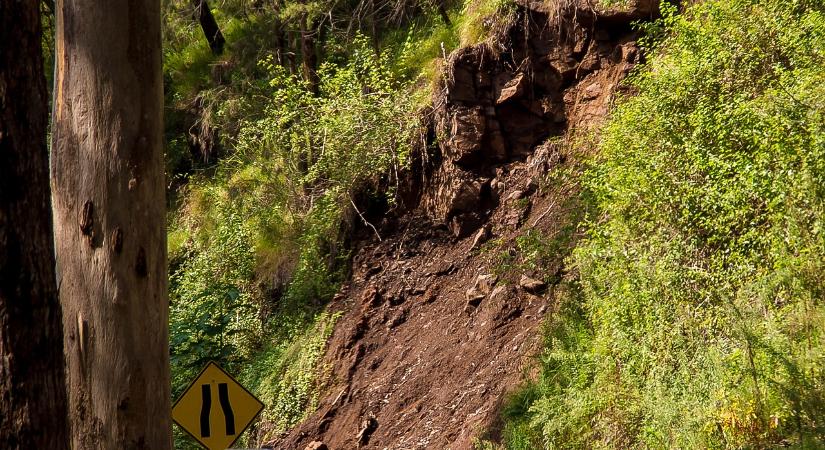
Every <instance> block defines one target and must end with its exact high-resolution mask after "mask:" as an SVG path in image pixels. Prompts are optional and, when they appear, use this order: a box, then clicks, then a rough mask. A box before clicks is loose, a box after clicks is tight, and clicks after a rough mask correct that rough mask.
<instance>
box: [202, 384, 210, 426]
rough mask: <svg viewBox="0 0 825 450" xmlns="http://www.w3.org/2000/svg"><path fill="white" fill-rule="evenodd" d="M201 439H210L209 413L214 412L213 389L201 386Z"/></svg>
mask: <svg viewBox="0 0 825 450" xmlns="http://www.w3.org/2000/svg"><path fill="white" fill-rule="evenodd" d="M201 398H202V399H203V401H202V402H201V437H209V412H210V411H212V389H211V388H210V387H209V385H208V384H204V385H201Z"/></svg>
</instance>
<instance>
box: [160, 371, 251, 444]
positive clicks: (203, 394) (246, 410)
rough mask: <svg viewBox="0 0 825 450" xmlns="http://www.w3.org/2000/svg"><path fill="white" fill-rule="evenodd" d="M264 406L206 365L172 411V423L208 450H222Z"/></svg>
mask: <svg viewBox="0 0 825 450" xmlns="http://www.w3.org/2000/svg"><path fill="white" fill-rule="evenodd" d="M263 408H264V404H263V403H261V401H260V400H258V399H257V398H255V396H254V395H252V394H251V393H249V391H247V390H246V389H245V388H244V387H243V386H241V384H240V383H238V382H237V381H235V379H234V378H232V377H231V376H230V375H229V374H228V373H226V372H224V370H223V369H221V368H220V367H219V366H218V365H217V364H215V363H214V362H210V363H209V364H207V365H206V367H204V368H203V370H202V371H201V373H200V375H198V377H197V378H195V381H193V382H192V384H190V385H189V387H188V388H186V391H184V392H183V395H181V396H180V398H179V399H178V401H177V402H175V405H174V406H173V407H172V419H174V421H175V423H177V424H178V425H180V427H181V428H183V430H184V431H186V432H187V433H189V434H190V435H191V436H192V437H193V438H195V439H196V440H197V441H198V442H200V443H201V444H203V446H204V447H206V448H208V449H209V450H226V449H227V448H229V447H230V446H231V445H232V444H234V443H235V441H236V440H237V439H238V437H240V436H241V433H243V432H244V431H246V428H247V427H248V426H249V425H250V424H251V423H252V421H253V420H254V419H255V417H256V416H257V415H258V413H260V412H261V410H262V409H263Z"/></svg>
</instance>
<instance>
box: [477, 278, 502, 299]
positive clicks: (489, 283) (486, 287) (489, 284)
mask: <svg viewBox="0 0 825 450" xmlns="http://www.w3.org/2000/svg"><path fill="white" fill-rule="evenodd" d="M497 282H498V277H497V276H495V275H493V274H487V275H479V276H478V278H476V284H475V287H476V288H477V289H478V290H479V292H481V293H483V294H484V295H487V294H489V293H490V291H492V290H493V286H495V284H496V283H497Z"/></svg>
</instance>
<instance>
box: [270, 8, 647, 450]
mask: <svg viewBox="0 0 825 450" xmlns="http://www.w3.org/2000/svg"><path fill="white" fill-rule="evenodd" d="M655 4H657V2H655V1H637V2H631V4H630V5H626V6H623V7H610V8H607V7H597V6H594V4H592V3H590V2H587V1H585V0H579V1H572V0H570V1H562V2H556V3H527V2H522V3H520V4H519V5H518V6H517V8H516V10H515V12H514V13H513V15H512V17H511V18H510V20H509V21H508V23H507V25H506V26H505V27H503V29H502V31H501V32H500V33H498V35H497V36H496V37H495V38H494V39H490V40H489V41H488V42H486V43H484V44H480V45H475V46H471V47H465V48H461V49H459V50H457V51H455V52H453V53H452V54H451V55H449V56H448V58H447V59H446V61H445V62H444V69H443V74H444V76H443V80H442V82H441V83H440V85H439V88H438V89H437V90H436V92H435V94H434V96H433V101H432V108H431V110H429V111H427V113H426V114H427V119H428V121H429V123H430V141H431V142H430V145H428V146H426V147H425V148H422V149H420V151H419V153H418V154H417V155H415V158H414V160H415V162H414V165H413V169H412V170H411V171H410V173H409V174H408V176H407V186H406V188H405V192H404V193H403V195H402V197H404V198H405V202H404V203H405V206H406V213H404V214H402V215H400V216H397V217H394V218H386V219H384V220H381V221H376V223H373V224H372V225H374V226H375V230H373V229H372V228H369V229H367V228H366V227H365V230H364V233H363V235H362V238H361V239H360V240H356V241H355V243H354V244H353V246H354V255H355V256H354V259H353V263H352V264H353V266H352V273H351V277H350V281H349V282H348V283H346V284H345V285H344V287H343V288H342V289H341V291H340V292H339V293H338V294H337V295H336V296H335V298H334V299H333V300H332V302H331V304H330V305H329V308H330V310H332V311H340V312H341V313H342V317H341V319H340V320H339V321H338V322H337V324H336V327H335V330H334V332H333V334H332V336H331V338H330V340H329V342H328V345H327V347H326V354H325V356H324V358H323V363H322V364H321V365H320V366H319V367H318V370H320V371H323V372H324V373H325V374H326V375H325V377H324V380H325V381H324V385H323V390H322V395H321V398H320V402H319V405H318V408H317V410H316V411H315V413H313V414H311V415H310V416H309V417H308V418H307V419H306V420H304V421H303V422H301V423H300V424H299V425H298V426H296V427H295V428H293V429H292V430H291V431H289V432H288V433H287V434H285V435H283V436H280V437H278V438H277V439H276V440H274V441H272V442H270V443H268V445H269V446H272V447H274V448H282V449H304V448H316V449H317V448H324V446H326V448H329V449H355V448H376V449H384V448H387V449H413V448H420V449H425V448H432V449H446V448H450V449H467V448H472V447H473V445H474V443H475V442H477V439H479V438H485V439H491V440H493V441H495V440H496V439H497V438H498V436H497V434H498V430H497V425H498V424H497V418H498V417H499V409H500V407H501V405H502V403H503V402H504V399H505V398H506V395H507V393H508V392H509V391H510V390H512V388H514V387H515V386H516V385H517V384H518V383H519V382H520V381H521V380H523V379H524V376H525V375H527V376H529V372H530V370H531V367H532V360H533V357H534V356H535V354H536V353H537V350H538V349H539V348H540V326H541V323H542V320H543V317H544V316H545V315H546V314H552V313H553V309H554V291H555V288H556V284H557V283H558V282H559V280H561V279H563V278H564V277H565V276H566V270H565V267H564V264H563V263H564V257H565V256H566V255H567V254H568V253H569V250H570V248H571V247H572V245H573V244H574V243H575V240H576V238H577V232H578V230H577V227H576V223H577V220H579V219H580V218H581V210H580V208H581V205H580V203H579V202H577V201H576V197H577V193H578V190H577V188H576V183H575V180H574V179H573V180H571V179H570V177H565V176H562V174H569V173H575V170H570V169H572V168H574V167H575V165H576V161H577V159H578V156H577V155H580V154H581V152H582V147H583V146H584V147H585V148H584V150H583V151H584V152H585V153H586V152H587V150H589V149H588V148H586V147H587V145H586V142H587V139H581V137H582V136H584V137H586V136H589V135H590V133H591V132H592V130H594V128H595V126H596V125H597V124H598V123H599V122H600V120H601V119H603V118H604V117H605V115H606V114H607V112H608V109H609V107H610V105H611V102H612V101H613V99H614V98H615V96H616V95H617V94H618V93H620V92H621V91H622V90H623V87H622V85H621V81H622V80H623V79H624V78H625V77H626V76H627V75H628V73H629V72H630V71H631V70H632V69H633V67H634V66H635V65H636V64H638V63H639V62H640V59H641V58H642V55H641V53H640V49H639V47H638V45H637V42H636V40H637V38H638V34H637V32H636V31H634V29H633V27H632V26H631V24H632V22H633V21H637V20H645V19H649V18H652V17H654V16H655V15H656V14H657V10H656V7H655V6H654V5H655ZM574 141H575V142H576V144H575V145H573V144H572V143H571V142H574ZM583 142H584V143H583ZM379 216H380V214H372V215H369V214H367V218H370V217H379ZM537 236H538V237H540V238H543V239H546V240H548V241H549V242H551V243H553V245H554V247H553V248H554V249H555V251H554V252H553V253H552V254H549V255H540V257H538V258H536V257H535V255H533V257H532V259H530V258H529V257H528V256H527V255H525V253H526V248H527V247H529V245H528V244H529V242H530V239H531V238H532V237H537ZM528 259H530V261H528ZM528 262H532V263H528Z"/></svg>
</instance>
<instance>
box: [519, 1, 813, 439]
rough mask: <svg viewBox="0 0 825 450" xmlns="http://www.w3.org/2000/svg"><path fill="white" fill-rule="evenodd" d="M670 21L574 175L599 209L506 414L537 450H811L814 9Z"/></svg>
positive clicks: (799, 6)
mask: <svg viewBox="0 0 825 450" xmlns="http://www.w3.org/2000/svg"><path fill="white" fill-rule="evenodd" d="M665 11H666V13H665V18H664V19H663V22H662V23H660V24H657V25H656V27H653V28H651V29H652V30H655V29H657V28H658V29H662V28H663V29H665V30H667V34H666V37H665V38H664V40H663V41H661V42H659V43H658V44H657V45H656V46H655V47H654V48H652V50H651V52H652V53H651V55H650V56H651V57H650V59H649V63H648V64H647V66H646V67H645V68H643V69H642V70H640V71H639V72H638V73H637V74H636V75H635V76H634V77H633V78H632V81H631V83H632V84H633V86H634V88H635V90H636V91H637V92H638V94H637V95H635V96H634V97H632V98H628V99H625V100H624V101H622V102H620V106H619V107H618V109H617V110H616V111H615V113H614V115H613V117H612V119H611V120H610V122H609V124H608V125H607V126H606V127H605V128H604V130H603V135H602V143H601V145H600V147H601V152H600V154H599V156H597V157H596V158H595V160H594V161H593V162H592V169H591V170H590V171H589V172H588V173H587V174H586V176H585V177H584V185H585V188H586V189H587V190H588V191H589V192H590V193H591V194H592V195H593V197H594V198H595V202H596V207H597V208H598V210H599V212H600V214H599V216H598V217H596V218H594V219H595V221H594V222H593V223H592V224H591V227H590V231H589V235H588V237H587V239H585V240H584V241H583V242H582V243H581V244H580V245H579V247H578V248H577V249H576V250H575V252H574V254H573V256H572V257H571V259H570V263H571V265H572V266H573V267H574V269H576V270H578V272H579V274H580V281H579V282H578V283H574V284H573V285H571V286H570V289H569V290H568V292H569V294H568V295H567V296H566V300H565V301H564V302H563V305H562V307H561V312H560V313H559V315H558V316H557V317H556V318H554V319H553V320H552V321H551V323H550V325H549V328H548V333H547V336H548V337H547V342H546V350H545V353H544V355H543V357H542V368H543V369H542V374H541V376H540V377H539V379H538V380H536V382H535V385H534V386H533V387H531V389H535V390H537V391H538V392H539V393H540V394H539V395H537V396H536V399H535V400H534V401H532V402H531V405H530V407H529V408H528V409H527V411H528V412H526V413H524V414H523V415H518V414H516V415H515V418H516V419H518V418H523V417H525V416H526V417H529V419H530V421H531V424H532V427H531V428H532V431H530V433H534V434H538V435H540V436H542V438H543V441H544V445H545V446H546V447H548V448H556V447H588V448H589V447H593V448H617V447H619V448H634V447H653V448H752V447H757V448H760V447H766V446H772V445H798V446H801V447H807V446H812V445H815V443H816V442H821V440H822V439H823V438H825V429H823V427H822V417H823V414H825V397H824V396H825V377H823V374H825V365H823V358H825V335H823V331H825V327H824V325H825V322H823V319H825V307H823V305H822V301H821V300H822V294H823V292H824V291H823V288H825V280H823V278H822V275H821V274H822V273H823V269H825V267H823V261H825V230H823V226H822V217H823V214H825V170H823V169H825V15H824V14H825V5H823V3H822V2H821V1H805V0H795V1H784V0H761V1H754V0H726V1H722V0H707V1H705V2H702V3H700V4H698V5H696V6H693V7H690V8H688V10H687V11H686V12H685V13H684V14H683V15H676V14H675V11H674V9H673V8H670V7H667V6H665ZM523 434H524V433H522V434H520V436H521V435H523Z"/></svg>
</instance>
